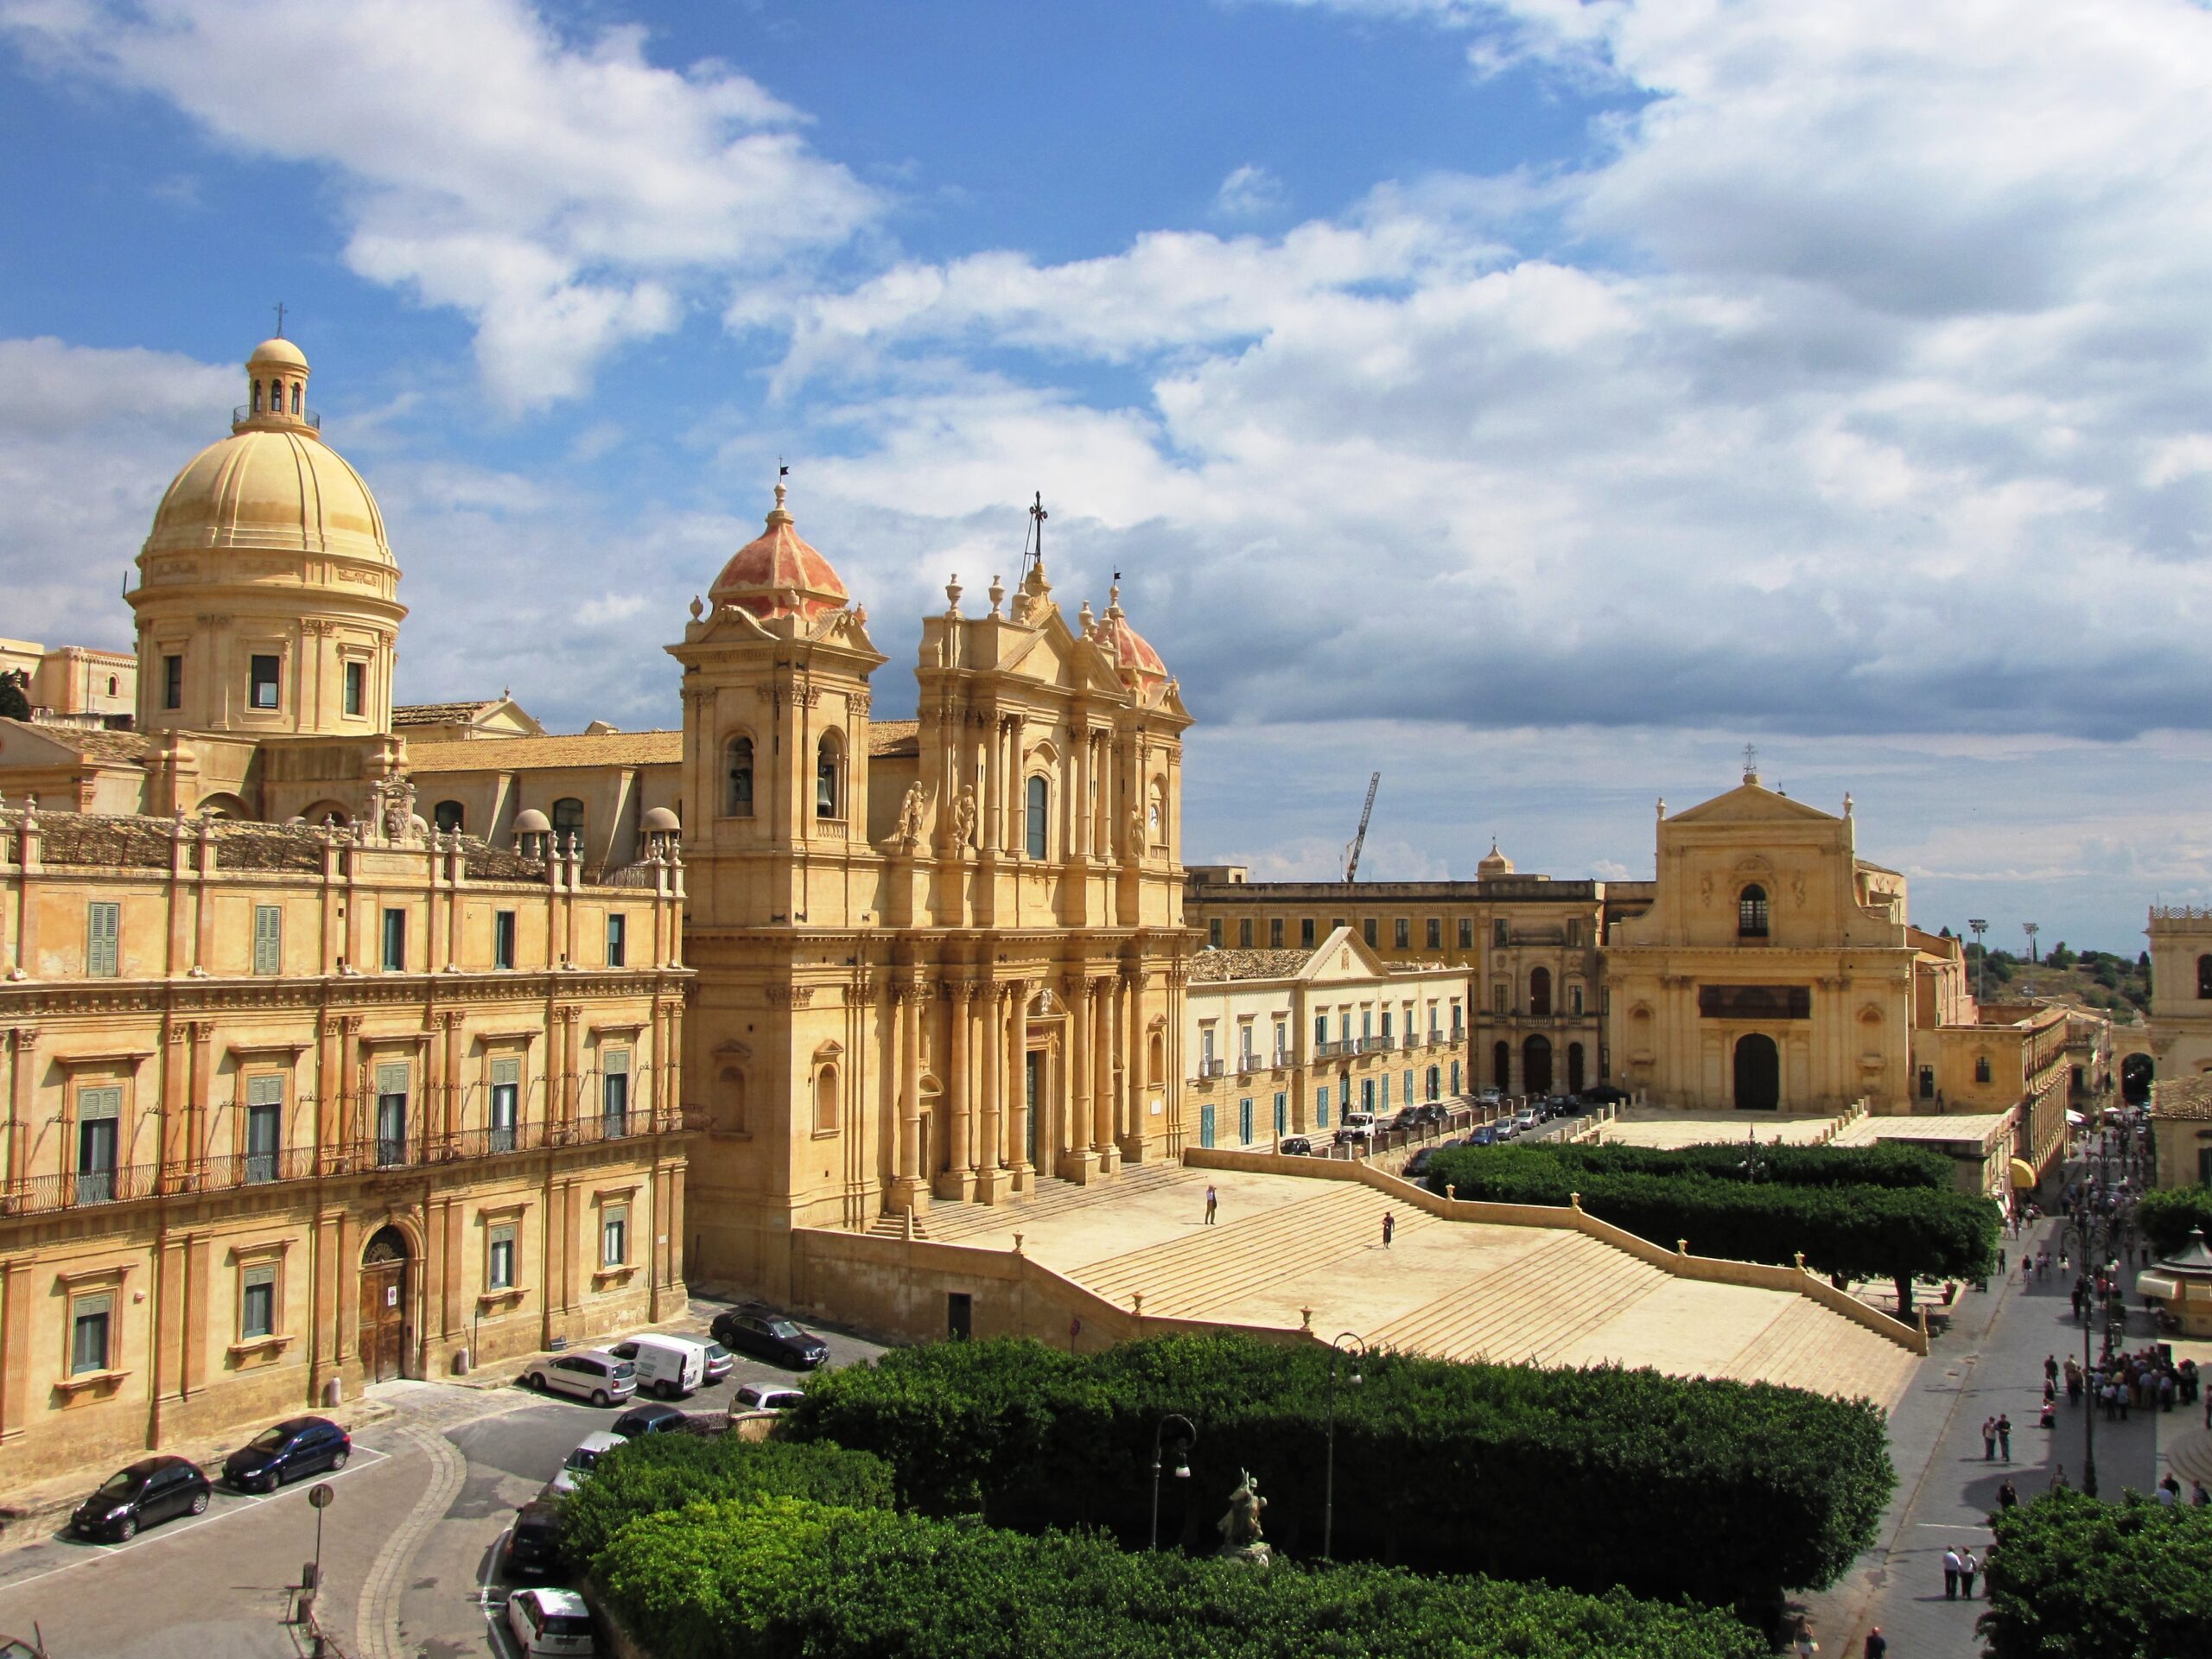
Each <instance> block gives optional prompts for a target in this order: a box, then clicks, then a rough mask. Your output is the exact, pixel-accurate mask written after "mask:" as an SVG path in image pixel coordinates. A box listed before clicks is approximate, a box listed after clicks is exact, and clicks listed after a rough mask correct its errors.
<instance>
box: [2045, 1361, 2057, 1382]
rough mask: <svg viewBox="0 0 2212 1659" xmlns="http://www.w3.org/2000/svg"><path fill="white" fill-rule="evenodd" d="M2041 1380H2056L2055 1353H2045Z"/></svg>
mask: <svg viewBox="0 0 2212 1659" xmlns="http://www.w3.org/2000/svg"><path fill="white" fill-rule="evenodd" d="M2043 1380H2044V1382H2046V1383H2056V1382H2057V1381H2058V1356H2057V1355H2056V1354H2045V1355H2044V1357H2043Z"/></svg>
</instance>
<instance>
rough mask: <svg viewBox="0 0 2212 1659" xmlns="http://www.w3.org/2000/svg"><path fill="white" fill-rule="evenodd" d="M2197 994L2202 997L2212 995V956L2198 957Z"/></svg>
mask: <svg viewBox="0 0 2212 1659" xmlns="http://www.w3.org/2000/svg"><path fill="white" fill-rule="evenodd" d="M2196 994H2197V995H2199V996H2201V997H2212V957H2198V958H2197V959H2196Z"/></svg>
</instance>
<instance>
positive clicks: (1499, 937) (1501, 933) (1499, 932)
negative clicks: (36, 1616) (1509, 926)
mask: <svg viewBox="0 0 2212 1659" xmlns="http://www.w3.org/2000/svg"><path fill="white" fill-rule="evenodd" d="M1490 942H1491V944H1493V945H1495V946H1496V947H1497V949H1499V950H1504V949H1505V945H1506V930H1505V923H1504V921H1503V918H1501V919H1499V920H1497V921H1495V922H1492V923H1491V925H1490Z"/></svg>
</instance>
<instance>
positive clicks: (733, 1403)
mask: <svg viewBox="0 0 2212 1659" xmlns="http://www.w3.org/2000/svg"><path fill="white" fill-rule="evenodd" d="M805 1398H806V1390H805V1389H801V1388H796V1387H794V1386H792V1385H791V1383H743V1384H741V1385H740V1387H739V1389H738V1390H737V1392H736V1393H735V1394H734V1395H731V1396H730V1402H729V1414H730V1415H731V1416H733V1417H742V1416H744V1415H745V1414H747V1413H748V1412H754V1411H789V1410H791V1408H792V1407H794V1406H796V1405H798V1402H800V1401H802V1400H804V1399H805Z"/></svg>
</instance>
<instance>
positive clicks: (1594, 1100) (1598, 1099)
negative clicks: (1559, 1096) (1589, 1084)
mask: <svg viewBox="0 0 2212 1659" xmlns="http://www.w3.org/2000/svg"><path fill="white" fill-rule="evenodd" d="M1628 1097H1629V1094H1628V1090H1625V1089H1618V1088H1615V1087H1614V1086H1613V1085H1612V1084H1610V1083H1601V1084H1599V1085H1598V1086H1597V1087H1596V1088H1595V1089H1585V1090H1583V1091H1582V1098H1583V1099H1585V1100H1586V1101H1588V1102H1589V1103H1591V1104H1592V1106H1618V1104H1620V1103H1621V1102H1623V1101H1624V1100H1626V1099H1627V1098H1628Z"/></svg>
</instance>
